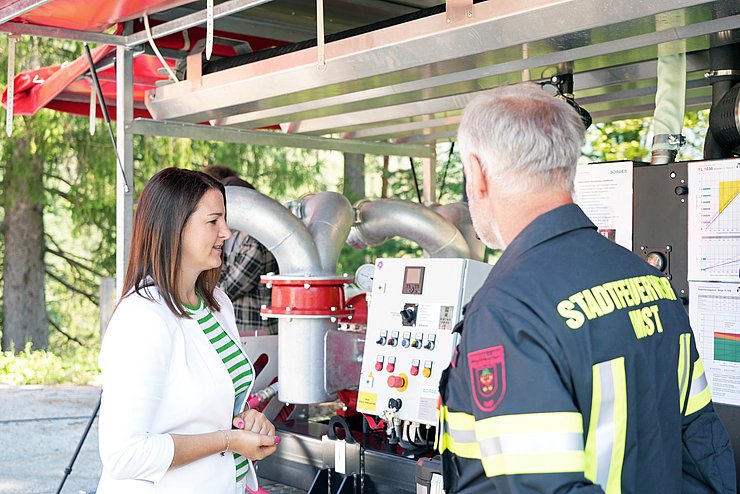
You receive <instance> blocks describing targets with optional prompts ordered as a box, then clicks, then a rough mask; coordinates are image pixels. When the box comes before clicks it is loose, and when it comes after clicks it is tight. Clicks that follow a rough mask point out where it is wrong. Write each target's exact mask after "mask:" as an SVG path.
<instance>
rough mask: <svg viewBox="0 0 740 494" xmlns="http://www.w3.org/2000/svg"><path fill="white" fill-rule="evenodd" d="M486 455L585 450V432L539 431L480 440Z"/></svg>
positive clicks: (482, 450) (483, 454) (483, 453)
mask: <svg viewBox="0 0 740 494" xmlns="http://www.w3.org/2000/svg"><path fill="white" fill-rule="evenodd" d="M480 449H481V454H482V456H484V457H487V456H497V455H526V454H537V453H558V452H566V451H583V434H582V433H574V432H549V433H543V432H537V433H531V434H506V435H502V436H497V437H493V438H490V439H484V440H482V441H481V442H480Z"/></svg>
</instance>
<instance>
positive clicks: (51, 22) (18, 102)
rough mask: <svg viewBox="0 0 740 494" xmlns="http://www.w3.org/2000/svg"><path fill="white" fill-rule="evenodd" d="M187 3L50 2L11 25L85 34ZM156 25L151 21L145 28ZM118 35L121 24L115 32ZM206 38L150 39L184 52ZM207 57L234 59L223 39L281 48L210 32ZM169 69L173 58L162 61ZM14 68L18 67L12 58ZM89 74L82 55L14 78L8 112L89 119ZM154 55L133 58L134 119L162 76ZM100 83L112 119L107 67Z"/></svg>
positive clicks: (1, 2) (6, 0)
mask: <svg viewBox="0 0 740 494" xmlns="http://www.w3.org/2000/svg"><path fill="white" fill-rule="evenodd" d="M17 1H19V0H0V13H1V12H2V8H3V7H8V6H11V5H12V4H13V3H16V2H17ZM190 1H191V0H94V1H92V2H91V1H89V0H53V1H51V2H49V3H47V4H45V5H43V6H41V7H38V8H36V9H34V10H32V11H30V12H28V13H27V14H24V15H23V16H20V17H17V18H16V19H14V22H27V23H33V24H39V25H46V26H53V27H61V28H67V29H81V30H86V31H103V30H105V29H108V28H110V26H112V25H115V24H116V23H118V22H120V21H124V20H128V19H131V18H136V17H139V16H141V15H142V14H143V13H144V12H149V13H152V12H156V11H160V10H163V9H165V8H172V7H175V6H178V5H182V4H185V3H189V2H190ZM160 23H161V22H156V21H153V20H152V21H151V23H150V24H151V25H152V26H154V25H157V24H160ZM143 29H144V25H143V21H141V20H140V19H139V20H136V21H135V22H134V31H137V32H138V31H141V30H143ZM120 32H121V25H120V24H119V25H118V27H117V29H116V34H118V33H120ZM205 36H206V30H205V28H202V27H193V28H190V29H188V30H186V31H183V32H180V33H174V34H171V35H169V36H165V37H162V38H159V39H157V40H156V45H157V47H159V48H168V49H172V50H180V51H184V52H188V51H190V50H191V49H192V47H194V46H195V45H196V43H198V42H199V41H200V40H202V39H204V38H205ZM214 37H215V38H216V40H215V42H214V46H213V54H214V55H215V56H218V57H228V56H234V55H236V51H235V47H234V46H233V45H232V44H220V43H218V38H223V39H229V40H232V41H236V42H240V43H241V44H248V45H249V46H250V47H251V50H252V51H259V50H262V49H265V48H269V47H273V46H282V45H285V44H287V43H286V42H283V41H278V40H271V39H265V38H260V37H256V36H248V35H245V34H240V33H226V32H223V31H216V32H215V33H214ZM114 51H115V47H113V46H101V47H98V48H95V49H94V50H92V55H93V60H94V61H95V63H96V64H97V63H98V62H100V61H101V60H103V59H104V58H105V57H106V56H108V55H110V54H111V53H112V52H114ZM166 61H167V63H168V64H169V65H170V66H171V67H174V65H175V62H174V61H173V60H166ZM16 65H17V66H18V65H22V60H17V61H16ZM88 72H89V65H88V62H87V57H85V56H82V57H80V58H78V59H77V60H75V61H73V62H71V63H65V64H62V65H54V66H50V67H43V68H41V69H37V70H30V71H26V72H22V73H20V74H18V75H17V76H16V77H15V79H14V81H15V96H14V98H13V114H15V115H33V114H34V113H36V112H37V111H39V110H40V109H41V108H50V109H53V110H58V111H64V112H68V113H74V114H76V115H89V113H90V91H91V90H93V91H94V89H91V85H90V84H91V81H90V80H89V78H85V77H83V76H84V75H85V74H86V73H88ZM162 72H164V70H163V67H162V64H161V63H160V61H159V60H158V59H157V57H154V56H150V55H140V56H138V57H136V58H135V59H134V88H133V90H134V117H143V118H151V115H150V114H149V112H148V111H147V109H146V107H145V105H144V95H145V94H146V92H147V91H149V90H151V89H153V88H154V87H155V85H156V83H157V81H164V80H166V79H167V75H166V74H164V73H162ZM98 78H99V79H100V85H101V88H102V90H103V95H104V98H105V102H106V104H107V106H108V108H109V113H110V116H111V118H112V119H115V118H116V111H115V104H116V82H115V79H116V77H115V69H114V68H113V67H112V66H110V67H108V68H105V69H103V70H100V71H99V72H98ZM0 102H1V103H2V105H3V106H5V107H6V108H7V88H5V89H4V90H3V92H2V95H1V96H0ZM96 113H97V115H98V117H101V118H102V110H101V109H100V106H99V105H98V108H97V109H96Z"/></svg>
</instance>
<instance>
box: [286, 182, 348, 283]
mask: <svg viewBox="0 0 740 494" xmlns="http://www.w3.org/2000/svg"><path fill="white" fill-rule="evenodd" d="M299 202H300V203H301V204H302V216H303V222H304V223H305V224H306V227H307V228H308V231H309V232H310V233H311V236H312V237H313V239H314V242H315V243H316V249H317V250H318V252H319V259H320V261H321V271H322V272H321V274H327V275H334V274H336V271H337V260H338V259H339V253H340V251H341V250H342V246H343V245H344V242H345V240H347V236H348V235H349V230H350V228H351V227H352V222H353V221H354V216H355V215H354V209H352V204H350V202H349V200H347V198H346V197H344V196H343V195H342V194H340V193H338V192H319V193H318V194H310V195H306V196H303V197H301V198H300V199H299Z"/></svg>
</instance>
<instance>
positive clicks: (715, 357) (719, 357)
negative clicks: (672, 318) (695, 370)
mask: <svg viewBox="0 0 740 494" xmlns="http://www.w3.org/2000/svg"><path fill="white" fill-rule="evenodd" d="M689 296H690V300H691V303H690V304H689V317H690V318H691V327H692V329H693V330H694V338H696V347H697V350H699V356H700V357H701V359H702V362H703V364H704V372H705V373H706V375H707V381H708V382H709V387H710V389H711V392H712V399H713V400H714V401H715V403H724V404H727V405H740V283H717V282H689Z"/></svg>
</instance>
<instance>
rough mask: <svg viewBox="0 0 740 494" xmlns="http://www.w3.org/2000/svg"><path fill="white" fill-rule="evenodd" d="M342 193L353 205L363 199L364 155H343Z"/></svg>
mask: <svg viewBox="0 0 740 494" xmlns="http://www.w3.org/2000/svg"><path fill="white" fill-rule="evenodd" d="M342 189H343V190H342V193H343V194H344V196H345V197H346V198H347V199H349V202H351V203H352V204H354V203H355V202H357V201H359V200H360V199H364V198H365V155H364V154H354V153H344V186H343V187H342Z"/></svg>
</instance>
